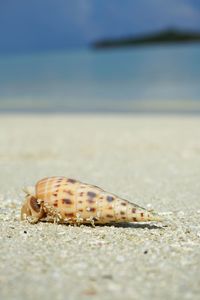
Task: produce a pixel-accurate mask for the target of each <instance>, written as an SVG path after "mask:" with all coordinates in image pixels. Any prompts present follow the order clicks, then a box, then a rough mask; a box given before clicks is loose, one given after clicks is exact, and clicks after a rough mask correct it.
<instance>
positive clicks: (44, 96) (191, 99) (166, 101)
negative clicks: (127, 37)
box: [0, 44, 200, 113]
mask: <svg viewBox="0 0 200 300" xmlns="http://www.w3.org/2000/svg"><path fill="white" fill-rule="evenodd" d="M0 111H1V112H35V113H43V112H44V113H48V112H56V113H59V112H80V113H82V112H94V113H95V112H104V113H107V112H108V113H116V112H117V113H118V112H125V113H128V112H171V113H174V112H175V113H177V112H178V113H182V112H190V113H199V112H200V45H198V44H193V45H181V46H156V47H155V46H151V47H145V48H143V47H136V48H128V49H115V50H101V51H100V50H99V51H97V50H89V49H88V50H80V51H78V50H75V51H66V52H59V53H40V54H29V55H18V56H11V55H7V56H5V55H4V56H3V55H1V56H0Z"/></svg>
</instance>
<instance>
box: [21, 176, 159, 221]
mask: <svg viewBox="0 0 200 300" xmlns="http://www.w3.org/2000/svg"><path fill="white" fill-rule="evenodd" d="M25 192H26V199H25V202H24V204H23V206H22V209H21V219H22V220H24V219H27V220H28V221H29V222H30V223H37V222H38V221H49V222H57V223H67V224H87V223H91V224H93V225H95V224H109V223H119V222H147V221H159V220H160V219H159V217H158V216H157V215H156V214H155V213H153V212H150V211H147V210H145V209H144V208H142V207H140V206H138V205H136V204H133V203H131V202H129V201H127V200H124V199H121V198H119V197H117V196H116V195H114V194H111V193H108V192H105V191H104V190H102V189H101V188H99V187H97V186H93V185H90V184H85V183H82V182H80V181H77V180H74V179H70V178H66V177H48V178H44V179H42V180H40V181H38V182H37V184H36V186H35V187H29V188H27V189H26V190H25Z"/></svg>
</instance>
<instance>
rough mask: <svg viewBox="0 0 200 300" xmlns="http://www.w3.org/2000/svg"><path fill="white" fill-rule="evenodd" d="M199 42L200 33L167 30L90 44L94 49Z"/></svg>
mask: <svg viewBox="0 0 200 300" xmlns="http://www.w3.org/2000/svg"><path fill="white" fill-rule="evenodd" d="M191 42H200V33H198V32H191V31H190V32H189V31H183V30H182V31H181V30H176V29H168V30H163V31H159V32H155V33H149V34H144V35H140V36H137V37H126V38H117V39H103V40H99V41H96V42H94V43H92V45H91V46H92V48H94V49H106V48H118V47H132V46H148V45H156V44H160V45H161V44H172V43H173V44H180V43H191Z"/></svg>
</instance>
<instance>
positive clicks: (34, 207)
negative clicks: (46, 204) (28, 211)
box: [30, 197, 40, 212]
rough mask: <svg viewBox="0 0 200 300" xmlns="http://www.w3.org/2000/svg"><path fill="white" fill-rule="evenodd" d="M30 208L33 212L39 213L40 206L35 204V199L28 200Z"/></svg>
mask: <svg viewBox="0 0 200 300" xmlns="http://www.w3.org/2000/svg"><path fill="white" fill-rule="evenodd" d="M30 206H31V208H32V209H33V210H34V211H35V212H39V211H40V204H39V203H38V202H37V199H36V198H34V197H31V199H30Z"/></svg>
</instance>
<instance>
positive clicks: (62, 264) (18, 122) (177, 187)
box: [0, 114, 200, 300]
mask: <svg viewBox="0 0 200 300" xmlns="http://www.w3.org/2000/svg"><path fill="white" fill-rule="evenodd" d="M0 169H1V173H0V179H1V184H0V231H1V234H0V245H1V247H0V259H1V263H0V298H1V299H16V300H19V299H38V298H39V299H43V300H45V299H59V300H62V299H90V298H91V299H113V298H114V299H142V300H143V299H147V298H148V299H199V294H200V222H199V219H200V118H199V116H198V115H196V116H195V115H179V116H178V115H174V116H172V115H159V114H157V115H144V114H143V115H140V114H138V115H134V114H133V115H132V114H116V115H112V114H107V115H101V114H94V115H90V114H58V115H53V114H44V115H43V114H40V115H39V114H38V115H34V114H26V115H25V114H24V115H23V114H21V115H20V114H8V115H6V114H2V115H1V116H0ZM54 175H62V176H66V177H70V178H75V179H78V180H80V181H83V182H87V183H90V184H94V185H97V186H100V187H101V188H103V189H105V190H107V191H110V192H113V193H115V194H117V195H119V196H120V197H122V198H125V199H127V200H129V201H131V202H133V203H137V204H138V205H140V206H142V207H147V208H153V209H154V210H155V211H156V212H158V213H160V215H161V216H162V218H163V222H159V223H156V222H152V223H148V224H144V223H141V224H138V223H131V224H127V225H123V226H119V225H118V226H96V227H95V228H93V227H91V226H81V227H73V226H67V225H58V224H48V223H42V222H40V223H38V224H35V225H31V224H29V223H27V221H21V220H20V208H21V205H22V203H23V199H24V193H23V191H22V189H23V187H24V186H27V185H28V186H29V185H34V184H35V183H36V182H37V181H38V180H39V179H41V178H43V177H46V176H54Z"/></svg>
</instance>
